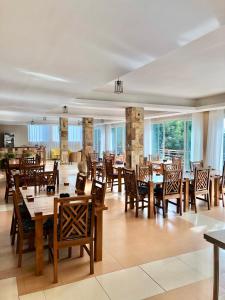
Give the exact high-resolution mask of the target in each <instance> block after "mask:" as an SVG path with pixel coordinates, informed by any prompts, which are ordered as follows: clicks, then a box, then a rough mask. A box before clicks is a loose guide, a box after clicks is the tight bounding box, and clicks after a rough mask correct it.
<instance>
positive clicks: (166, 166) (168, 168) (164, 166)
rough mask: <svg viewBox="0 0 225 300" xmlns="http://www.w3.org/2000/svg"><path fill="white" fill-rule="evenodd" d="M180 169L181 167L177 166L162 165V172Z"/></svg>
mask: <svg viewBox="0 0 225 300" xmlns="http://www.w3.org/2000/svg"><path fill="white" fill-rule="evenodd" d="M180 169H181V165H179V164H163V171H176V170H180Z"/></svg>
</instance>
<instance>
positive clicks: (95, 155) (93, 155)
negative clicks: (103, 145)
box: [89, 152, 99, 161]
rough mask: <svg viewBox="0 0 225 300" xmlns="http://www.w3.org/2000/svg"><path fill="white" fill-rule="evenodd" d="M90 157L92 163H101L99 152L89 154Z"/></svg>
mask: <svg viewBox="0 0 225 300" xmlns="http://www.w3.org/2000/svg"><path fill="white" fill-rule="evenodd" d="M89 157H90V159H91V161H99V153H97V152H93V153H89Z"/></svg>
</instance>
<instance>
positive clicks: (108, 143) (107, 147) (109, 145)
mask: <svg viewBox="0 0 225 300" xmlns="http://www.w3.org/2000/svg"><path fill="white" fill-rule="evenodd" d="M105 151H112V130H111V125H110V124H107V125H105Z"/></svg>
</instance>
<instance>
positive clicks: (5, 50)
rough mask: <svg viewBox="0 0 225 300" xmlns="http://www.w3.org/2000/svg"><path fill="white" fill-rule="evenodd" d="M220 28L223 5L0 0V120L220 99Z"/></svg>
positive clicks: (103, 116)
mask: <svg viewBox="0 0 225 300" xmlns="http://www.w3.org/2000/svg"><path fill="white" fill-rule="evenodd" d="M224 25H225V1H224V0H189V1H187V0H170V1H165V0H157V1H154V0H132V1H130V0H114V1H108V0H97V1H93V0H85V1H84V0H83V1H82V0H64V1H60V0H45V1H44V0H39V1H34V0H20V1H10V0H0V103H1V112H0V122H2V123H3V122H4V123H5V122H8V123H26V122H29V121H30V120H31V119H32V118H34V119H35V118H36V119H37V121H38V120H41V118H42V117H43V116H47V117H49V119H51V120H56V121H57V119H58V117H59V116H60V115H61V113H62V106H63V105H67V106H68V107H69V116H70V117H71V118H74V119H75V118H78V119H79V118H81V117H84V116H90V117H94V118H95V119H97V120H107V121H108V120H112V121H121V120H123V119H124V108H125V107H126V106H130V105H134V106H143V107H145V117H146V118H151V117H156V115H157V114H158V115H160V116H161V115H167V114H168V112H170V113H172V112H175V113H177V112H180V113H182V112H191V111H192V110H194V109H195V107H197V106H198V104H197V102H198V100H195V99H196V98H202V97H205V96H209V95H214V94H219V93H225V42H224V36H225V35H224V34H225V27H224ZM118 76H119V77H120V78H122V80H123V81H124V94H123V95H115V94H114V93H113V81H114V80H115V79H116V78H118ZM224 102H225V101H224ZM112 108H113V109H112Z"/></svg>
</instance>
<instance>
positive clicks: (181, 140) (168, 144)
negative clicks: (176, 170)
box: [152, 120, 191, 169]
mask: <svg viewBox="0 0 225 300" xmlns="http://www.w3.org/2000/svg"><path fill="white" fill-rule="evenodd" d="M190 149H191V121H189V120H187V121H186V120H172V121H164V122H162V123H157V124H152V154H153V155H154V156H155V155H159V156H160V158H161V159H163V158H170V157H172V156H173V155H177V156H182V157H183V160H184V164H185V169H189V161H190Z"/></svg>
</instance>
